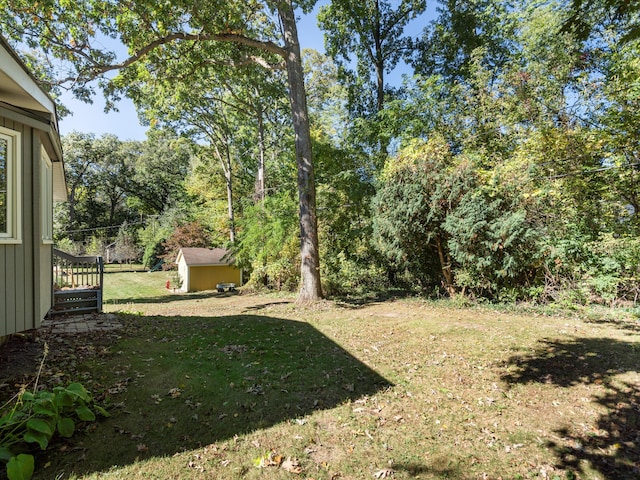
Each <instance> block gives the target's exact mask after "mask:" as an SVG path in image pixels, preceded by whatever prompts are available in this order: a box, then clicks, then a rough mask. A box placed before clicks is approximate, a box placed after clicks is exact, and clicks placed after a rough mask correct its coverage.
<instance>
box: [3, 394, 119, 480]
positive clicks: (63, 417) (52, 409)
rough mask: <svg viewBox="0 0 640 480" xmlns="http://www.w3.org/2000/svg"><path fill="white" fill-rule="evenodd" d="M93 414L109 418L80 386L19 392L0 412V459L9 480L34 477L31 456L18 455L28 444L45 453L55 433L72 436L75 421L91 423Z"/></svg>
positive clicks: (25, 454) (74, 429)
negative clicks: (4, 464) (5, 465)
mask: <svg viewBox="0 0 640 480" xmlns="http://www.w3.org/2000/svg"><path fill="white" fill-rule="evenodd" d="M96 413H98V414H100V415H102V416H104V417H107V416H109V414H108V413H107V411H106V410H105V409H104V408H102V407H100V406H98V405H96V404H94V403H93V402H92V399H91V396H90V395H89V393H88V392H87V390H86V389H85V388H84V386H82V384H80V383H71V384H70V385H68V386H67V387H55V388H54V389H53V391H44V390H43V391H38V392H35V391H34V392H28V391H24V390H23V391H21V392H20V393H19V394H18V395H17V396H16V397H15V400H14V401H11V402H9V403H7V404H5V405H4V407H2V408H1V409H0V460H2V461H3V462H6V464H7V476H8V478H9V480H25V479H29V478H31V476H32V475H33V471H34V465H35V462H34V458H33V456H32V455H30V454H27V453H18V452H21V451H22V450H24V449H25V447H26V446H27V445H28V444H37V445H38V446H39V447H40V448H41V449H42V450H46V448H47V446H48V445H49V441H50V440H51V438H52V437H53V436H54V435H55V434H56V433H58V434H59V435H60V436H62V437H67V438H68V437H71V436H72V435H73V434H74V432H75V431H76V422H77V420H80V421H82V422H90V421H93V420H95V419H96Z"/></svg>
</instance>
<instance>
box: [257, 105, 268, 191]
mask: <svg viewBox="0 0 640 480" xmlns="http://www.w3.org/2000/svg"><path fill="white" fill-rule="evenodd" d="M263 114H264V113H263V111H262V105H258V109H257V112H256V115H257V116H258V148H259V158H258V177H257V179H256V192H255V198H256V201H257V202H264V199H265V198H266V194H265V179H264V176H265V168H264V153H265V142H264V121H263Z"/></svg>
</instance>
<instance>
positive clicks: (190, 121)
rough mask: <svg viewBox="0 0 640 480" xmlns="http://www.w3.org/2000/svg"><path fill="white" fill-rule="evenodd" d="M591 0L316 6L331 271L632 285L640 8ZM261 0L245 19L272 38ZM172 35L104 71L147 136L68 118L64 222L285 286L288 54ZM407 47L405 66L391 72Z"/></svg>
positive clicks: (361, 280)
mask: <svg viewBox="0 0 640 480" xmlns="http://www.w3.org/2000/svg"><path fill="white" fill-rule="evenodd" d="M10 3H19V2H10ZM137 3H138V4H139V5H142V4H144V5H145V6H146V7H145V8H148V9H150V10H149V12H152V13H154V14H155V15H156V17H155V18H158V19H159V20H157V21H158V22H160V20H161V19H162V17H161V14H162V15H169V14H170V12H164V11H163V12H160V10H159V7H158V10H154V7H153V6H152V5H151V4H150V3H149V4H147V3H146V2H137ZM187 3H188V2H187ZM266 3H267V4H268V3H269V2H266ZM308 3H309V2H307V3H304V5H302V6H303V7H305V8H309V7H310V6H311V5H310V4H308ZM589 3H590V5H589V6H588V7H587V6H585V5H584V4H583V2H565V1H553V2H543V3H542V4H541V3H539V2H528V1H516V2H513V1H509V2H507V1H501V0H470V1H466V2H458V1H455V0H442V1H439V2H437V9H436V13H435V15H433V11H431V14H432V18H433V20H430V21H429V22H426V21H425V23H424V29H423V31H422V33H421V34H419V35H418V36H414V37H412V36H409V35H407V34H405V33H404V31H405V28H406V27H407V25H409V22H411V21H416V19H421V18H424V15H425V11H426V7H427V5H426V4H425V2H423V1H419V0H403V1H393V2H391V1H373V0H371V1H369V0H366V1H364V2H358V5H357V6H354V4H353V2H349V1H345V0H342V1H340V0H333V1H331V2H326V3H324V4H323V5H322V6H321V8H320V13H319V16H318V20H319V24H320V25H321V27H322V28H323V29H324V32H325V39H326V46H327V55H323V54H320V53H318V52H315V51H307V52H305V55H304V75H305V88H306V102H307V111H308V115H309V120H310V127H311V128H310V134H311V141H312V146H313V153H314V158H313V166H314V169H315V171H314V176H315V178H314V179H313V180H314V181H313V184H314V185H315V190H316V191H315V196H316V198H315V200H316V204H317V223H318V237H319V248H320V251H319V254H320V255H319V256H320V259H321V263H320V273H321V278H322V285H323V288H324V291H325V292H326V293H329V294H336V293H338V294H348V293H352V292H367V291H374V290H379V289H385V288H395V287H400V288H410V289H416V290H419V291H421V292H423V293H427V294H433V295H442V294H447V295H461V294H463V295H466V296H473V297H476V298H486V299H490V300H499V301H514V300H536V301H551V300H553V301H559V302H566V303H574V302H582V303H585V302H593V301H598V302H608V303H611V302H615V301H623V300H625V301H632V302H636V301H637V299H638V295H639V294H640V287H638V285H639V282H638V276H639V275H640V240H639V237H638V233H639V228H640V222H639V220H638V218H639V217H638V214H637V212H638V208H640V205H639V202H640V200H639V194H640V190H639V187H640V185H639V183H638V181H639V178H638V176H639V174H640V149H639V148H638V147H639V145H638V141H639V139H638V135H637V132H638V125H639V120H640V118H639V117H638V116H639V115H640V114H639V113H638V112H640V109H639V108H638V107H640V60H638V59H639V58H640V55H638V54H639V53H640V52H639V50H640V48H639V47H640V43H639V41H638V35H637V32H638V27H637V25H638V8H637V7H635V6H634V5H635V4H634V5H630V3H633V2H615V1H610V0H602V1H600V2H589ZM176 8H177V7H176ZM230 8H231V7H230ZM254 8H255V11H253V16H252V17H251V18H250V19H249V20H247V19H246V18H245V19H244V20H245V21H248V22H249V23H247V24H245V25H244V27H243V28H247V25H249V26H251V27H252V28H254V29H259V30H260V31H261V32H262V35H265V38H276V39H277V38H280V36H281V35H283V32H282V31H281V30H280V31H279V30H278V27H277V24H273V23H270V22H268V21H267V20H266V19H265V18H263V17H261V16H260V15H258V14H257V12H259V11H262V12H268V11H269V10H268V8H266V9H265V10H261V8H262V7H260V4H258V3H256V5H254ZM149 12H147V13H149ZM236 13H237V12H236ZM265 14H266V13H265ZM229 15H231V13H230V14H229ZM234 15H235V13H234ZM16 18H21V17H19V15H17V14H16V13H15V10H14V13H10V12H5V13H4V14H3V22H4V25H9V26H12V28H14V29H16ZM230 18H231V17H230ZM234 18H235V17H234ZM243 18H244V17H243ZM71 21H73V20H69V22H71ZM23 22H24V20H23ZM20 25H21V28H23V29H24V28H26V27H25V26H24V23H22V24H20ZM4 28H6V27H4ZM158 28H159V27H158ZM9 31H10V30H9ZM16 31H20V29H19V28H18V29H16ZM164 48H165V49H166V51H163V52H162V55H160V54H157V55H158V58H155V59H152V60H153V61H151V60H149V63H147V64H140V65H139V66H138V67H137V68H134V69H129V70H124V72H123V73H122V74H120V75H119V76H118V77H117V78H116V82H115V84H114V83H112V84H110V88H112V89H113V91H118V90H117V89H118V87H120V88H121V90H120V91H122V92H124V93H125V94H127V95H129V96H130V97H131V98H133V99H134V101H135V102H136V105H137V106H138V108H139V111H140V113H141V115H142V116H143V117H144V118H146V120H147V121H148V122H149V124H150V126H151V128H150V130H149V134H148V139H147V140H146V141H144V142H121V141H119V140H118V139H116V138H112V137H108V136H106V137H102V138H94V137H92V136H90V135H80V134H77V135H75V134H74V135H69V136H68V137H66V138H65V139H64V142H65V155H66V165H67V168H68V170H69V189H70V201H69V203H68V204H67V205H66V206H64V207H63V208H64V209H66V210H65V212H64V214H62V215H60V216H59V217H58V224H59V230H58V231H59V235H60V238H59V240H62V239H63V238H67V239H69V240H73V241H76V242H82V243H83V244H84V245H85V248H89V246H90V245H92V244H97V242H98V241H101V242H102V241H103V242H109V243H113V241H114V240H116V238H117V237H119V238H120V241H121V243H123V242H125V239H126V238H129V240H127V241H128V242H129V243H131V242H133V243H134V244H135V245H136V246H137V248H138V250H139V252H140V256H141V257H142V256H143V257H144V261H145V262H146V263H147V264H148V265H151V264H153V263H155V262H156V258H157V257H158V256H162V255H166V256H167V258H170V257H171V255H173V254H174V252H175V249H176V248H178V247H179V246H196V245H198V246H199V245H203V246H228V247H230V248H231V249H232V250H233V251H234V252H235V256H236V258H237V260H238V262H239V263H240V265H241V266H242V267H243V268H245V269H247V271H249V272H250V275H251V278H250V283H251V284H252V285H254V286H256V287H258V286H261V287H268V288H277V289H292V290H293V289H295V288H297V287H298V286H299V282H300V272H301V263H303V262H301V256H300V235H301V230H300V227H299V222H298V220H297V217H298V212H299V211H300V208H301V206H300V200H299V197H298V195H299V188H298V187H297V181H296V175H297V174H298V175H299V171H298V172H297V170H296V164H297V163H299V159H298V158H297V157H296V154H295V148H294V138H295V135H294V125H293V123H292V120H291V111H290V108H291V107H290V104H289V103H288V99H287V95H288V93H289V90H290V89H291V86H290V85H289V84H288V83H287V81H286V77H287V74H286V73H285V71H284V70H283V69H282V68H280V66H278V65H277V62H275V61H273V59H272V58H269V57H268V56H267V57H266V58H263V59H262V61H261V62H257V63H256V62H253V63H251V65H247V66H242V67H239V64H240V63H242V60H243V58H244V57H243V56H242V55H240V53H244V52H240V51H238V50H234V49H233V48H231V47H229V48H228V49H227V50H224V51H218V50H216V51H212V50H211V47H210V45H207V44H204V43H189V42H182V43H176V44H171V45H168V44H167V45H164ZM152 55H156V54H155V53H153V54H152ZM241 57H242V58H241ZM264 62H267V63H269V62H271V65H270V66H269V68H265V65H263V63H264ZM399 64H404V65H407V67H406V68H407V71H408V72H409V74H408V75H406V76H405V77H404V82H403V84H402V85H401V86H398V85H390V84H389V83H388V82H387V78H388V75H389V74H390V73H391V72H392V71H393V70H394V69H395V68H397V66H398V65H399ZM149 65H153V68H147V67H149ZM54 92H55V90H54ZM80 93H83V92H80ZM84 93H86V92H84ZM112 93H113V92H112ZM296 172H297V173H296ZM298 180H299V178H298ZM298 186H299V185H298ZM116 226H117V227H118V228H117V229H116V228H115V227H116ZM126 232H130V233H129V237H127V236H126V235H125V234H126ZM131 239H133V240H131ZM116 243H117V242H116Z"/></svg>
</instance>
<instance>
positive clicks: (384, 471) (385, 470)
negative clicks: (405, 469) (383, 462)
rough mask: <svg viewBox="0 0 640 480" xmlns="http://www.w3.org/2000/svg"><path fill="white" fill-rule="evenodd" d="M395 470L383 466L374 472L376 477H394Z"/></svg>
mask: <svg viewBox="0 0 640 480" xmlns="http://www.w3.org/2000/svg"><path fill="white" fill-rule="evenodd" d="M393 473H394V472H393V470H392V469H390V468H383V469H382V470H378V471H377V472H376V473H374V474H373V476H374V478H389V477H393Z"/></svg>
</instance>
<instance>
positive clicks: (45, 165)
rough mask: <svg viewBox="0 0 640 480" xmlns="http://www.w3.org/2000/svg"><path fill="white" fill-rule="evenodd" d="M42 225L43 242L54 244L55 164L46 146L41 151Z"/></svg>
mask: <svg viewBox="0 0 640 480" xmlns="http://www.w3.org/2000/svg"><path fill="white" fill-rule="evenodd" d="M40 208H41V212H40V227H41V229H42V232H41V237H42V243H43V244H46V245H51V244H53V164H52V163H51V159H50V158H49V155H48V154H47V151H46V150H45V149H44V147H41V153H40Z"/></svg>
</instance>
